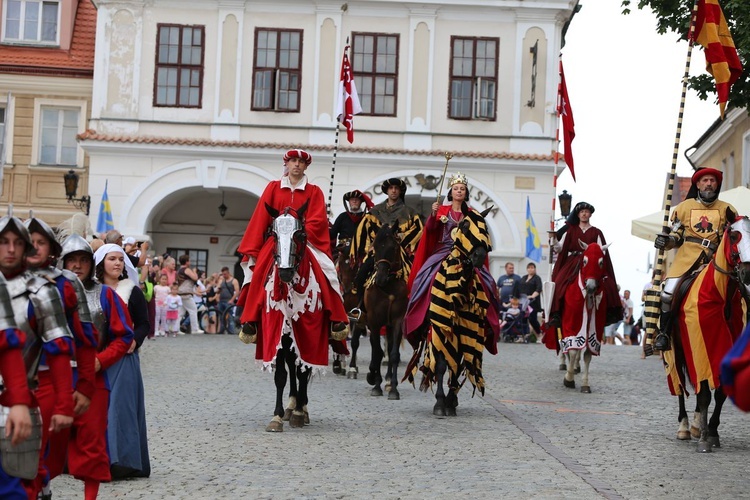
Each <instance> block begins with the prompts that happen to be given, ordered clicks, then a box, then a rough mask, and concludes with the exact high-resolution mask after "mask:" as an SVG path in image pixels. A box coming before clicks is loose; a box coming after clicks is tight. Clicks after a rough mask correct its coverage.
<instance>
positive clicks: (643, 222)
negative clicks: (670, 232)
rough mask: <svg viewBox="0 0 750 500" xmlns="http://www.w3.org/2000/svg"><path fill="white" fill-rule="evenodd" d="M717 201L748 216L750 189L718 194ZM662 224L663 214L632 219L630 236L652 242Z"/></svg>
mask: <svg viewBox="0 0 750 500" xmlns="http://www.w3.org/2000/svg"><path fill="white" fill-rule="evenodd" d="M719 199H720V200H723V201H726V202H727V203H731V204H732V206H734V208H736V209H737V211H738V212H739V215H748V216H750V189H748V188H746V187H744V186H740V187H736V188H734V189H729V190H728V191H723V192H721V193H719ZM663 222H664V212H662V211H659V212H654V213H652V214H649V215H646V216H643V217H640V218H638V219H633V220H632V221H631V225H630V234H632V235H633V236H637V237H638V238H642V239H644V240H648V241H654V239H655V238H656V235H657V234H659V233H661V228H662V223H663Z"/></svg>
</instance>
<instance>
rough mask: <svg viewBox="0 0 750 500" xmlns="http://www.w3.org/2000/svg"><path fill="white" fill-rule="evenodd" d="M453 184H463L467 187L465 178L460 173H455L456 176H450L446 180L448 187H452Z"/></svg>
mask: <svg viewBox="0 0 750 500" xmlns="http://www.w3.org/2000/svg"><path fill="white" fill-rule="evenodd" d="M454 184H463V185H464V186H468V185H469V183H468V182H467V180H466V176H465V175H464V174H462V173H461V172H456V175H451V176H450V179H448V187H453V185H454Z"/></svg>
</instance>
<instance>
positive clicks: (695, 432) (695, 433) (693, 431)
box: [690, 425, 701, 439]
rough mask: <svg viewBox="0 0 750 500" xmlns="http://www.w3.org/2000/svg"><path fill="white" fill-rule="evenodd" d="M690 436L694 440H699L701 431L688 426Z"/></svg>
mask: <svg viewBox="0 0 750 500" xmlns="http://www.w3.org/2000/svg"><path fill="white" fill-rule="evenodd" d="M690 436H691V437H693V438H694V439H700V438H701V430H700V429H699V428H697V427H693V426H692V425H691V426H690Z"/></svg>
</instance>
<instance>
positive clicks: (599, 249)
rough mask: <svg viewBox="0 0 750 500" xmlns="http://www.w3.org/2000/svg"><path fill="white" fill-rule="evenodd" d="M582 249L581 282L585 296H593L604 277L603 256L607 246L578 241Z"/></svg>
mask: <svg viewBox="0 0 750 500" xmlns="http://www.w3.org/2000/svg"><path fill="white" fill-rule="evenodd" d="M578 244H579V245H580V246H581V248H582V249H583V255H582V256H581V269H580V274H581V281H582V282H583V284H584V286H585V288H586V295H593V294H594V293H596V291H597V290H598V289H599V283H601V280H602V277H603V276H604V254H605V253H606V252H607V248H608V247H609V245H604V246H600V245H599V244H598V243H590V244H588V245H587V244H586V243H584V242H583V241H581V240H578Z"/></svg>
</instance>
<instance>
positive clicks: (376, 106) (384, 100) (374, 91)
mask: <svg viewBox="0 0 750 500" xmlns="http://www.w3.org/2000/svg"><path fill="white" fill-rule="evenodd" d="M353 39H354V42H353V43H352V71H353V73H354V82H355V84H356V85H357V94H358V95H359V102H360V104H361V105H362V114H365V115H374V116H396V88H397V78H398V35H383V34H375V33H353Z"/></svg>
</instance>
